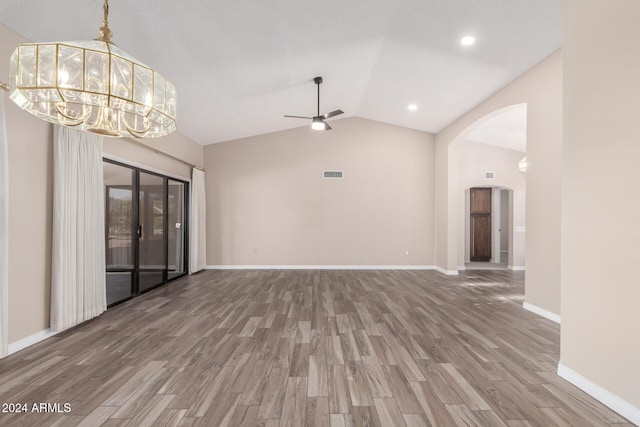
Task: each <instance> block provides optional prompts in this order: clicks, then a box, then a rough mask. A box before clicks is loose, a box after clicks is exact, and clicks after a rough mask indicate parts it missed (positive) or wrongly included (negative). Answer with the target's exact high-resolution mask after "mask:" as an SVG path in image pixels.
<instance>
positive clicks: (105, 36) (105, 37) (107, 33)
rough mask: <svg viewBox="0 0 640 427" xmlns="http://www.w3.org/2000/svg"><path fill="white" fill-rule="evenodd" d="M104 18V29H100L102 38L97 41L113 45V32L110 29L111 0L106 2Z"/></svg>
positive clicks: (105, 0)
mask: <svg viewBox="0 0 640 427" xmlns="http://www.w3.org/2000/svg"><path fill="white" fill-rule="evenodd" d="M103 9H104V18H103V19H102V27H100V37H98V39H97V40H100V41H103V42H107V43H111V36H113V32H111V29H110V28H109V0H104V6H103Z"/></svg>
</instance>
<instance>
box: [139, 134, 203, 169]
mask: <svg viewBox="0 0 640 427" xmlns="http://www.w3.org/2000/svg"><path fill="white" fill-rule="evenodd" d="M127 140H128V141H132V142H135V143H136V144H139V145H141V146H143V147H145V148H147V149H149V150H152V151H153V152H155V153H156V154H162V155H163V156H167V157H169V158H172V159H174V160H177V161H179V162H181V163H184V164H185V165H187V166H191V167H192V168H196V169H199V170H201V171H202V172H204V168H202V167H200V166H198V165H194V164H193V163H189V162H187V161H186V160H182V159H181V158H179V157H176V156H174V155H173V154H169V153H165V152H164V151H160V150H157V149H155V148H153V147H151V146H149V145H147V144H144V143H142V142H140V141H138V140H136V139H133V138H127Z"/></svg>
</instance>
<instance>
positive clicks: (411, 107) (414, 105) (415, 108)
mask: <svg viewBox="0 0 640 427" xmlns="http://www.w3.org/2000/svg"><path fill="white" fill-rule="evenodd" d="M407 108H408V109H409V111H416V110H417V109H418V106H417V105H416V104H409V105H408V106H407Z"/></svg>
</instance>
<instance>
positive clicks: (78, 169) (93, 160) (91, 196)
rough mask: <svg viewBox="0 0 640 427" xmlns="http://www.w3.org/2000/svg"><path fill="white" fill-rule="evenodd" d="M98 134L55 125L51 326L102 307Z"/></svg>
mask: <svg viewBox="0 0 640 427" xmlns="http://www.w3.org/2000/svg"><path fill="white" fill-rule="evenodd" d="M104 233H105V232H104V185H103V171H102V137H101V136H98V135H94V134H92V133H87V132H79V131H76V130H73V129H69V128H66V127H62V126H56V127H55V130H54V137H53V239H52V240H53V254H52V258H53V259H52V269H51V329H52V330H54V331H59V330H63V329H66V328H69V327H71V326H74V325H77V324H78V323H82V322H84V321H85V320H89V319H91V318H93V317H96V316H98V315H99V314H100V313H102V312H103V311H105V310H106V309H107V295H106V279H105V240H104Z"/></svg>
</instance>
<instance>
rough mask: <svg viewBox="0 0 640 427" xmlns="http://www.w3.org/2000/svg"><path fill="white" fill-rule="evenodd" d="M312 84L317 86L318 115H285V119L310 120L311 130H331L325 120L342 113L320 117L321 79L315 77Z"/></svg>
mask: <svg viewBox="0 0 640 427" xmlns="http://www.w3.org/2000/svg"><path fill="white" fill-rule="evenodd" d="M313 82H314V83H315V84H316V85H317V86H318V114H317V115H316V116H313V117H306V116H289V115H285V117H288V118H292V119H310V120H311V129H313V130H331V129H333V128H332V127H331V126H329V123H327V122H326V121H325V120H327V119H329V118H331V117H335V116H337V115H339V114H344V111H342V110H335V111H332V112H330V113H327V114H323V115H320V85H321V84H322V77H315V78H314V79H313Z"/></svg>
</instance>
